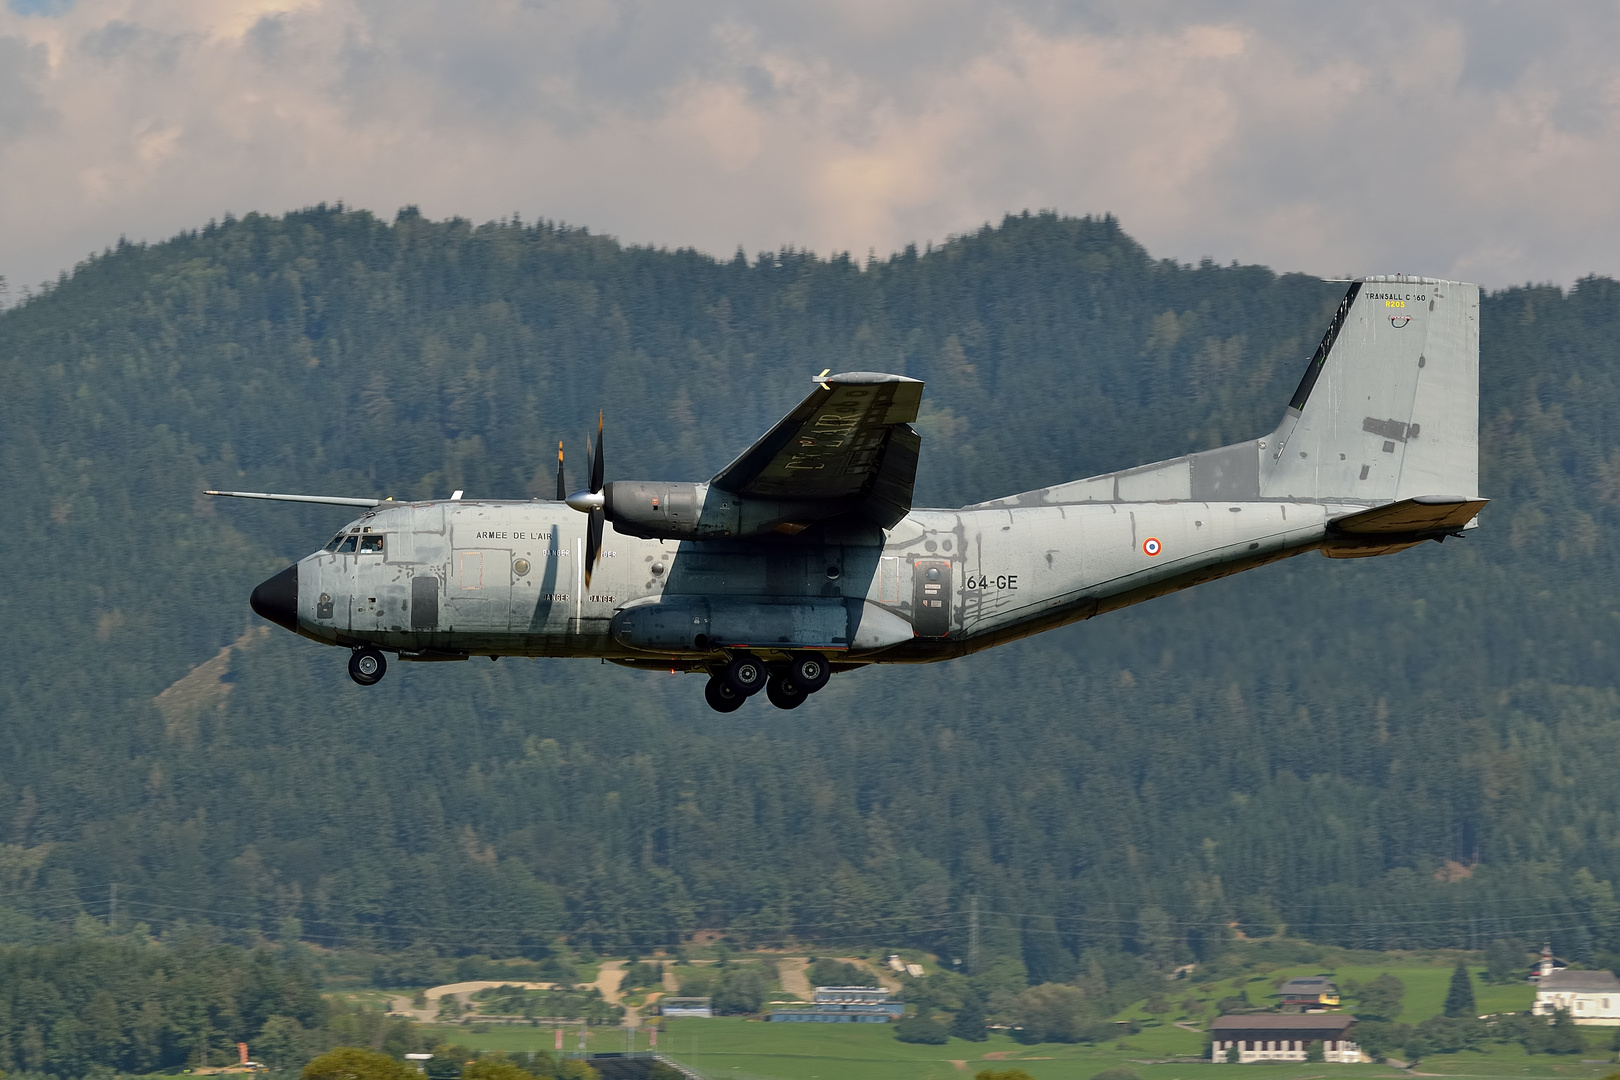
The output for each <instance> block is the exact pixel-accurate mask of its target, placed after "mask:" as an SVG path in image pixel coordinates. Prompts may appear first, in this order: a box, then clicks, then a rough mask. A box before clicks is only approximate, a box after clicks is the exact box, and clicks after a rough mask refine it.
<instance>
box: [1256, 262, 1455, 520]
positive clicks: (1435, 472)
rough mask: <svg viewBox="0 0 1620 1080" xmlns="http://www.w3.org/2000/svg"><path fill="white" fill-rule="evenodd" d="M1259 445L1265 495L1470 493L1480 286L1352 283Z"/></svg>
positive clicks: (1384, 280) (1429, 281) (1372, 498)
mask: <svg viewBox="0 0 1620 1080" xmlns="http://www.w3.org/2000/svg"><path fill="white" fill-rule="evenodd" d="M1261 446H1262V448H1263V449H1262V450H1261V454H1260V494H1261V496H1262V497H1264V498H1300V499H1333V498H1345V499H1352V500H1355V501H1357V502H1361V501H1366V502H1387V501H1391V500H1397V499H1409V498H1414V497H1417V496H1420V495H1422V496H1430V495H1454V496H1463V497H1465V498H1469V499H1472V498H1475V497H1477V496H1478V494H1479V286H1477V285H1466V284H1463V283H1461V282H1456V281H1436V280H1435V279H1434V278H1414V277H1405V276H1403V275H1392V276H1388V277H1369V278H1364V279H1362V280H1360V281H1355V282H1352V283H1351V285H1350V288H1349V291H1347V292H1346V293H1345V295H1344V301H1343V302H1342V303H1341V304H1340V305H1339V309H1338V312H1337V313H1336V314H1335V315H1334V317H1333V322H1332V323H1331V324H1330V325H1329V326H1328V331H1327V334H1326V335H1325V336H1324V337H1323V338H1322V344H1321V345H1320V346H1318V348H1317V350H1316V355H1315V356H1314V357H1313V358H1312V359H1311V364H1310V367H1309V368H1307V369H1306V371H1305V377H1304V379H1302V380H1301V381H1300V384H1299V389H1298V390H1296V391H1295V392H1294V397H1293V400H1292V401H1290V402H1289V403H1288V411H1287V412H1286V413H1285V414H1284V416H1283V420H1282V423H1281V424H1279V425H1277V430H1276V431H1274V432H1272V433H1271V434H1270V435H1269V436H1267V437H1266V439H1265V440H1263V442H1262V443H1261Z"/></svg>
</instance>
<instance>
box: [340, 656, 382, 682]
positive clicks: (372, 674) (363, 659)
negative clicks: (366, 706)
mask: <svg viewBox="0 0 1620 1080" xmlns="http://www.w3.org/2000/svg"><path fill="white" fill-rule="evenodd" d="M387 671H388V661H387V660H384V659H383V654H382V653H380V652H378V651H377V650H376V649H371V648H365V649H356V650H354V652H353V653H351V654H350V655H349V678H351V679H353V680H354V681H355V682H357V683H359V684H360V685H361V686H375V685H376V684H377V683H378V682H379V681H381V679H382V677H383V675H384V674H385V673H386V672H387Z"/></svg>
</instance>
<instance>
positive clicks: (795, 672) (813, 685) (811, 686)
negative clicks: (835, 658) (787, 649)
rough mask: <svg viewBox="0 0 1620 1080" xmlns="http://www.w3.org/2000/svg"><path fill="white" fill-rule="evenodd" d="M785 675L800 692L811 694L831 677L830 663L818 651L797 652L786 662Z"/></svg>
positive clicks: (824, 684)
mask: <svg viewBox="0 0 1620 1080" xmlns="http://www.w3.org/2000/svg"><path fill="white" fill-rule="evenodd" d="M787 675H788V678H789V679H791V680H792V681H793V685H794V686H796V687H798V688H799V691H800V692H801V693H805V694H813V693H815V692H816V691H817V690H820V689H821V688H822V687H823V686H826V685H827V680H828V679H830V678H832V665H831V664H829V663H827V658H826V657H825V656H822V655H821V654H820V653H799V654H798V655H796V656H795V657H794V658H793V661H792V663H790V664H788V669H787Z"/></svg>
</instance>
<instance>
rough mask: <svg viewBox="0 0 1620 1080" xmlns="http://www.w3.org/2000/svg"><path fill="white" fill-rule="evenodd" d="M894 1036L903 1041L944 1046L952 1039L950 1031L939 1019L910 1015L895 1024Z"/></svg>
mask: <svg viewBox="0 0 1620 1080" xmlns="http://www.w3.org/2000/svg"><path fill="white" fill-rule="evenodd" d="M894 1037H895V1038H897V1039H899V1040H900V1041H901V1042H903V1043H923V1044H925V1045H927V1046H944V1045H945V1044H946V1043H947V1042H948V1041H949V1040H950V1033H949V1032H948V1031H946V1030H945V1025H944V1024H941V1023H940V1022H939V1021H938V1020H934V1019H931V1018H929V1017H926V1016H908V1017H906V1018H905V1019H904V1020H901V1021H900V1022H899V1023H897V1024H895V1025H894Z"/></svg>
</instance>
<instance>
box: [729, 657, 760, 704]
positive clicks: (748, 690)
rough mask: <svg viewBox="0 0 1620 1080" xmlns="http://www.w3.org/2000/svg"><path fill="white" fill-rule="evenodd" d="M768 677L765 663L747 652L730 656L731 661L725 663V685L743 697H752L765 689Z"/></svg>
mask: <svg viewBox="0 0 1620 1080" xmlns="http://www.w3.org/2000/svg"><path fill="white" fill-rule="evenodd" d="M769 678H770V673H769V672H768V671H766V670H765V665H764V664H762V663H760V662H759V660H758V659H757V658H756V657H752V656H749V655H748V654H747V653H740V654H738V655H737V656H734V657H732V658H731V663H729V664H727V665H726V672H725V679H726V685H728V686H730V687H731V688H732V689H733V690H735V691H737V693H739V694H741V695H742V696H743V697H753V696H754V695H755V694H757V693H759V692H760V691H761V690H763V689H765V681H766V680H767V679H769Z"/></svg>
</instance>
